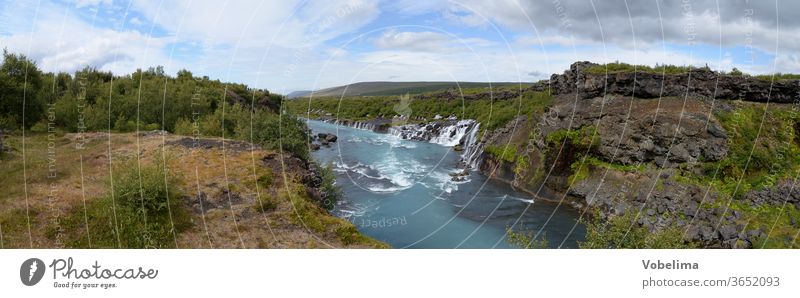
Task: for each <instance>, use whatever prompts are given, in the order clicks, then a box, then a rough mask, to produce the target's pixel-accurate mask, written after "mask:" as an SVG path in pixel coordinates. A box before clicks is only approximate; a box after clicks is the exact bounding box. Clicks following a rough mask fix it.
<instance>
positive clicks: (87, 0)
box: [75, 0, 114, 8]
mask: <svg viewBox="0 0 800 298" xmlns="http://www.w3.org/2000/svg"><path fill="white" fill-rule="evenodd" d="M113 2H114V1H112V0H76V1H75V7H78V8H83V7H89V6H98V5H100V4H103V5H106V6H108V5H111V4H112V3H113Z"/></svg>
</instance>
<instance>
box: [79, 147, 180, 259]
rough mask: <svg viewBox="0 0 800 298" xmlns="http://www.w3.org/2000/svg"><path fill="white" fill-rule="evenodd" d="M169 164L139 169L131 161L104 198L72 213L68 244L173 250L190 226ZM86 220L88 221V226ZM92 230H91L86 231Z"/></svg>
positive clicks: (120, 167)
mask: <svg viewBox="0 0 800 298" xmlns="http://www.w3.org/2000/svg"><path fill="white" fill-rule="evenodd" d="M165 166H166V165H165V163H163V162H159V161H156V162H154V163H153V164H152V165H142V166H141V167H138V166H137V165H136V164H135V163H133V162H127V163H125V164H122V165H118V166H116V167H115V170H114V172H115V173H116V175H115V176H114V178H113V183H110V184H109V190H108V194H107V195H106V196H104V197H101V198H98V199H95V200H93V201H92V202H91V203H87V205H86V209H84V208H83V206H78V207H76V208H74V209H73V210H72V211H71V212H70V214H69V215H68V216H67V217H66V218H65V219H64V224H63V225H64V226H65V227H69V228H68V229H65V230H67V231H68V232H69V234H68V237H67V238H68V241H67V245H68V246H70V247H76V248H170V247H175V245H176V243H175V237H177V233H178V232H180V231H183V230H185V229H187V228H188V227H189V226H190V220H189V214H188V211H186V210H185V208H184V207H183V204H182V203H181V201H180V191H179V189H178V185H179V179H178V178H177V177H176V176H174V175H172V173H170V172H169V171H168V170H167V169H165V168H164V167H165ZM84 220H85V221H84ZM86 225H88V231H87V230H86V228H85V227H86Z"/></svg>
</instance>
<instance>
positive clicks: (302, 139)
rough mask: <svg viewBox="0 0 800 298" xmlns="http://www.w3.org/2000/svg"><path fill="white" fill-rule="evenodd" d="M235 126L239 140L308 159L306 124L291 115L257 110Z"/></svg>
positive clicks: (241, 117)
mask: <svg viewBox="0 0 800 298" xmlns="http://www.w3.org/2000/svg"><path fill="white" fill-rule="evenodd" d="M232 125H235V127H236V129H235V133H234V135H235V136H236V138H237V139H240V140H244V141H247V142H251V143H255V144H259V145H261V146H263V147H264V148H266V149H271V150H283V151H286V152H288V153H291V154H293V155H295V156H297V157H300V158H303V159H308V157H309V149H308V143H309V136H308V131H307V130H306V126H305V123H304V122H303V121H302V120H300V119H299V118H297V117H294V116H292V115H291V114H288V113H287V114H280V115H276V114H274V113H271V112H269V111H265V110H256V111H252V112H251V113H249V115H248V116H240V117H239V118H238V119H237V120H236V123H233V124H232Z"/></svg>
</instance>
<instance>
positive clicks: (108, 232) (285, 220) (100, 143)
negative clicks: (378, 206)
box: [0, 132, 385, 248]
mask: <svg viewBox="0 0 800 298" xmlns="http://www.w3.org/2000/svg"><path fill="white" fill-rule="evenodd" d="M48 138H51V139H50V140H51V141H52V142H53V143H54V144H56V146H55V147H53V148H51V149H50V150H48V142H50V141H48ZM6 145H7V146H9V147H10V148H11V151H10V152H9V153H6V155H5V156H4V157H3V160H2V162H1V163H0V166H2V168H0V171H1V172H2V173H3V175H2V176H0V179H2V180H1V182H0V183H2V185H4V189H3V192H4V194H3V196H2V199H0V204H2V205H3V209H2V211H0V236H2V237H0V246H2V247H3V248H29V247H34V248H117V247H121V248H141V247H153V248H154V247H162V248H175V247H177V248H326V247H385V245H384V244H382V243H380V242H377V241H375V240H372V239H369V238H367V237H364V236H362V235H360V234H359V233H358V231H356V228H355V226H354V225H353V224H351V223H350V222H347V221H346V220H343V219H340V218H337V217H334V216H332V215H329V214H328V212H327V211H326V210H325V209H324V208H322V207H321V206H320V203H319V202H317V201H316V200H317V199H318V195H317V194H318V192H319V190H315V189H316V188H318V187H319V182H318V181H319V180H320V178H319V174H318V172H317V171H316V170H315V167H314V166H313V164H309V163H307V162H305V161H303V160H301V159H299V158H296V157H292V156H288V155H281V154H279V153H277V152H275V151H273V150H265V149H262V148H260V147H258V146H253V145H251V144H249V143H244V142H239V141H231V140H225V141H223V140H222V139H217V138H210V139H208V138H207V139H202V138H201V139H193V138H188V137H184V136H179V135H172V134H164V133H161V132H151V133H140V134H136V133H112V134H108V133H82V134H79V133H67V134H57V135H48V134H41V133H39V134H36V133H34V134H32V135H31V134H29V135H27V136H26V139H25V157H26V163H25V165H24V166H25V168H24V169H23V159H22V151H21V150H22V138H21V136H19V135H15V136H10V137H8V138H7V139H6ZM51 166H52V167H51ZM161 169H165V170H166V171H163V170H161ZM23 170H24V171H25V175H23ZM153 170H155V172H153ZM152 173H156V175H150V174H152ZM112 174H113V177H114V186H113V187H112V186H111V184H110V182H111V180H110V177H111V175H112ZM25 178H27V179H26V180H23V179H25ZM129 178H130V179H129ZM167 181H169V182H167ZM315 181H317V182H315ZM165 183H167V184H169V186H168V187H165ZM112 188H113V189H115V190H116V191H115V192H114V196H110V195H111V191H110V189H112ZM165 189H167V190H168V191H169V193H167V194H166V195H167V198H169V199H168V205H169V206H170V209H169V210H168V211H156V210H155V209H157V208H154V209H153V210H150V209H148V210H149V211H148V213H147V215H146V216H145V217H144V218H143V217H142V216H141V215H138V214H139V213H138V212H134V213H129V212H128V211H126V210H127V208H128V206H129V204H130V203H132V205H133V206H134V207H137V206H138V205H139V203H140V200H141V204H142V206H145V205H146V204H148V201H147V200H149V198H150V197H151V196H153V195H155V194H159V193H161V191H162V190H165ZM129 191H131V192H129ZM315 197H316V198H317V199H315ZM109 198H112V199H111V200H110V199H109ZM128 200H132V202H128ZM135 210H138V209H135ZM162 215H168V216H164V217H163V220H160V218H162ZM27 219H29V220H30V221H29V222H28V220H27ZM142 220H144V222H142ZM29 228H30V229H29ZM29 231H30V234H29ZM115 231H118V232H115ZM117 234H120V235H122V237H120V238H117V236H116V235H117Z"/></svg>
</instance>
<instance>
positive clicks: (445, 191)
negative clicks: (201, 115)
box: [307, 120, 585, 248]
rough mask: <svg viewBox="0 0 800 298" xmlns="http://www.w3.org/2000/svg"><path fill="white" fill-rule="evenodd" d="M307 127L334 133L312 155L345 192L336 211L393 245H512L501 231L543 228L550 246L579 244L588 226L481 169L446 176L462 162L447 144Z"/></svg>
mask: <svg viewBox="0 0 800 298" xmlns="http://www.w3.org/2000/svg"><path fill="white" fill-rule="evenodd" d="M307 124H308V126H309V128H311V129H312V131H313V132H314V133H315V134H316V133H320V132H323V133H333V134H335V135H337V136H338V141H337V142H335V143H331V146H330V147H325V146H323V147H322V148H321V149H320V150H318V151H315V152H314V153H313V157H314V159H315V160H316V161H317V162H319V163H320V164H323V165H324V164H332V166H333V170H334V172H335V173H336V178H337V179H336V184H337V185H338V186H340V187H341V189H342V191H343V194H344V198H342V199H340V200H339V202H337V204H336V207H335V208H334V210H333V213H334V214H335V215H336V216H339V217H342V218H345V219H347V220H349V221H351V222H352V223H353V224H355V225H356V227H357V228H358V229H359V231H361V232H362V233H364V234H366V235H369V236H370V237H373V238H375V239H378V240H381V241H384V242H386V243H388V244H389V245H391V246H392V247H394V248H509V247H510V246H509V244H508V242H507V241H506V229H507V228H508V227H512V226H513V229H514V230H515V231H527V232H530V233H534V234H535V233H539V232H541V233H543V234H544V235H545V238H546V239H547V241H548V243H549V246H550V247H553V248H555V247H559V246H560V247H562V248H574V247H577V241H580V240H582V239H583V238H584V236H585V228H584V227H583V226H582V225H580V224H578V225H577V226H576V221H577V218H578V215H579V214H578V212H577V211H576V210H574V209H572V208H569V207H567V206H566V205H563V204H562V205H560V206H559V205H557V204H555V203H551V202H546V201H540V200H537V201H534V200H533V199H532V198H531V196H530V195H527V194H525V193H522V192H518V191H515V190H514V189H512V188H511V187H509V186H508V185H507V184H505V183H503V182H500V181H497V180H494V179H488V178H487V177H486V176H485V175H483V174H481V173H480V172H479V171H472V172H470V174H469V176H467V177H466V178H467V179H466V180H464V181H460V182H454V181H451V176H450V173H454V172H458V171H459V169H458V168H456V166H457V163H458V161H459V160H460V155H459V153H458V152H455V151H453V150H452V147H449V146H443V145H440V144H434V143H428V142H422V141H410V140H404V139H401V138H400V137H398V136H394V135H391V134H382V133H376V132H372V131H369V130H363V129H356V128H351V127H347V126H342V125H336V124H331V123H327V122H322V121H315V120H309V121H308V122H307ZM573 227H575V228H574V230H573ZM570 230H572V232H571V233H570ZM565 238H566V241H564V239H565ZM562 242H563V245H562Z"/></svg>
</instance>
